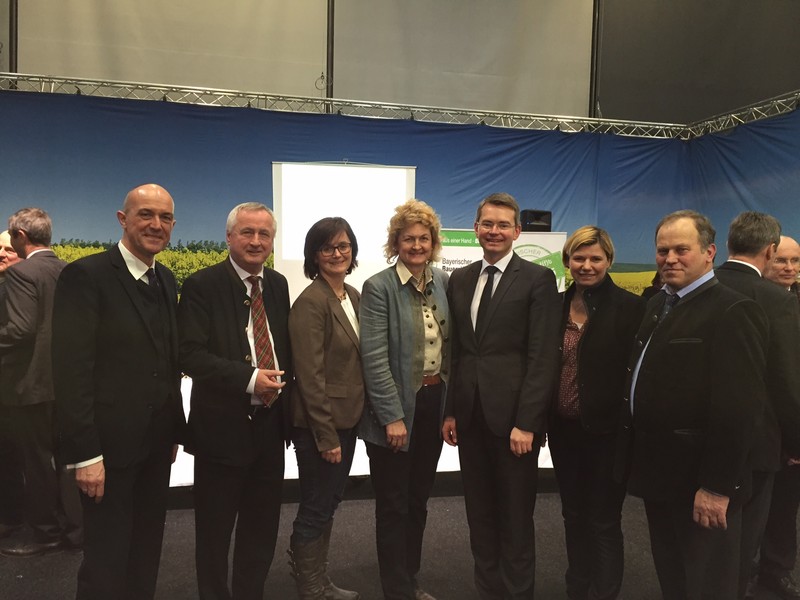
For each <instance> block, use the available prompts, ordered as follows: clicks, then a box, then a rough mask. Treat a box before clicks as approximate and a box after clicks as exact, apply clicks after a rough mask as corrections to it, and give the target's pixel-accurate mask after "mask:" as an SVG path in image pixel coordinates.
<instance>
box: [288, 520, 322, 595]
mask: <svg viewBox="0 0 800 600" xmlns="http://www.w3.org/2000/svg"><path fill="white" fill-rule="evenodd" d="M323 537H324V536H320V537H319V538H317V539H316V540H314V541H312V542H308V543H305V544H299V543H297V542H295V541H294V540H293V539H290V540H289V549H288V550H287V551H286V552H287V554H288V555H289V566H290V567H291V568H292V572H291V574H292V577H294V580H295V583H296V584H297V597H298V598H299V599H300V600H325V598H326V597H327V596H326V595H325V586H324V585H323V582H322V574H323V566H322V565H323V559H324V554H323V552H322V551H323V549H324V541H323Z"/></svg>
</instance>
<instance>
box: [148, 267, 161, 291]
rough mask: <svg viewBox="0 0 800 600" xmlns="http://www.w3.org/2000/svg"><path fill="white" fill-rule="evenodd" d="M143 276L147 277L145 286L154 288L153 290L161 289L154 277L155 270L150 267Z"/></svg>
mask: <svg viewBox="0 0 800 600" xmlns="http://www.w3.org/2000/svg"><path fill="white" fill-rule="evenodd" d="M145 274H146V275H147V285H152V286H154V287H153V289H154V290H157V289H160V288H161V284H160V283H159V281H158V277H157V276H156V270H155V268H153V267H150V268H149V269H147V271H146V273H145Z"/></svg>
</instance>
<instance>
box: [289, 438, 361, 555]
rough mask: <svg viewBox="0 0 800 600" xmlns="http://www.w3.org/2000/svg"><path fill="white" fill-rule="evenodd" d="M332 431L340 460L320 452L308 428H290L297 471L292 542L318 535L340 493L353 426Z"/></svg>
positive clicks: (347, 471)
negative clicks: (331, 459)
mask: <svg viewBox="0 0 800 600" xmlns="http://www.w3.org/2000/svg"><path fill="white" fill-rule="evenodd" d="M336 433H338V434H339V445H340V446H341V447H342V462H340V463H338V464H332V463H329V462H327V461H326V460H324V459H323V458H322V456H321V455H320V452H319V450H317V444H316V442H315V441H314V435H313V434H312V433H311V430H310V429H306V428H303V427H293V428H292V442H294V450H295V455H296V456H297V469H298V472H299V475H300V506H299V508H298V509H297V517H295V520H294V525H293V531H292V541H294V542H296V543H299V544H305V543H308V542H312V541H314V540H316V539H317V538H318V537H320V536H321V535H322V532H323V530H324V529H325V525H327V523H328V521H330V520H331V519H332V518H333V513H334V512H336V508H337V507H338V506H339V503H340V502H341V501H342V497H343V496H344V487H345V485H346V484H347V477H348V475H350V466H351V465H352V464H353V454H354V453H355V449H356V430H355V429H340V430H337V432H336Z"/></svg>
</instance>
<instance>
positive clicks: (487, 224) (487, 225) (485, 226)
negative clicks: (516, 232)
mask: <svg viewBox="0 0 800 600" xmlns="http://www.w3.org/2000/svg"><path fill="white" fill-rule="evenodd" d="M495 227H497V228H498V229H499V230H500V231H508V230H509V229H514V227H516V225H514V224H513V223H507V222H506V221H502V222H500V223H495V222H493V221H481V222H480V223H478V228H479V229H480V230H481V231H491V230H492V229H494V228H495Z"/></svg>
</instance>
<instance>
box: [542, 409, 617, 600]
mask: <svg viewBox="0 0 800 600" xmlns="http://www.w3.org/2000/svg"><path fill="white" fill-rule="evenodd" d="M548 440H549V444H550V455H551V456H552V458H553V465H554V467H555V474H556V480H557V481H558V488H559V492H560V494H561V514H562V516H563V517H564V534H565V539H566V546H567V559H568V562H569V566H568V568H567V572H566V576H565V580H566V585H567V597H568V598H570V600H601V599H603V600H612V599H614V598H616V597H617V596H618V595H619V591H620V588H621V587H622V573H623V567H624V551H623V542H622V503H623V502H624V500H625V485H624V483H620V482H615V481H614V480H613V477H612V472H613V468H614V458H615V453H616V444H617V438H616V436H615V435H613V434H610V435H597V434H593V433H589V432H587V431H586V430H585V429H584V428H583V426H582V425H581V422H580V420H578V419H563V418H561V417H555V418H554V419H553V422H552V424H551V427H550V431H549V433H548Z"/></svg>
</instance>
